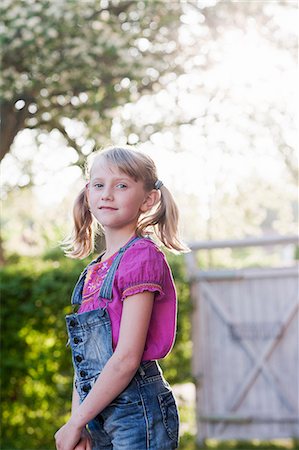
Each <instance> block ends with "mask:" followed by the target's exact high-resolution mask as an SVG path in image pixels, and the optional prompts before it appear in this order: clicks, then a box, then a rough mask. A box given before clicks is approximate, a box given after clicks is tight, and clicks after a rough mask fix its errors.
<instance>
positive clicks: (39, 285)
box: [1, 255, 191, 450]
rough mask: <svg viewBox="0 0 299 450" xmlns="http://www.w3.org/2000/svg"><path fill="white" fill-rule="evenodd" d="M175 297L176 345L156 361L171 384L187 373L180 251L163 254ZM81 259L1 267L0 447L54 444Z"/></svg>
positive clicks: (64, 398) (65, 396)
mask: <svg viewBox="0 0 299 450" xmlns="http://www.w3.org/2000/svg"><path fill="white" fill-rule="evenodd" d="M169 261H170V264H171V266H172V269H173V274H174V278H175V281H176V285H177V290H178V296H179V319H178V333H177V340H176V345H175V347H174V349H173V351H172V353H171V355H170V356H169V357H167V358H166V359H165V360H164V361H163V362H162V366H163V369H164V371H165V375H166V377H167V378H168V380H169V381H170V382H171V383H180V382H184V381H188V380H190V378H191V376H190V356H191V343H190V336H189V335H190V320H189V312H190V307H191V305H190V300H189V290H188V285H187V283H186V280H185V278H184V270H183V269H184V264H183V259H182V257H174V256H173V255H169ZM84 265H85V263H83V262H81V261H72V260H68V259H66V258H61V257H60V256H59V255H58V257H56V256H55V255H54V257H53V255H52V256H51V255H50V256H49V255H48V258H47V259H46V260H43V259H37V258H21V259H19V258H15V260H13V259H12V260H11V261H10V263H9V264H8V265H7V266H6V267H5V268H3V269H2V270H1V279H2V288H1V291H2V302H1V323H2V327H1V366H2V384H1V404H2V427H1V430H2V431H1V433H2V440H1V449H2V450H8V449H9V450H14V449H18V450H29V449H30V450H37V449H40V450H41V449H43V450H48V449H53V448H54V442H53V435H54V433H55V431H56V430H57V429H58V428H59V427H60V426H61V425H62V424H63V423H64V421H65V420H66V419H67V417H68V413H69V410H70V398H71V386H72V367H71V357H70V351H69V349H67V348H66V345H65V344H66V341H67V336H66V330H65V321H64V316H65V314H68V313H70V312H71V308H70V303H69V302H70V301H69V299H70V295H71V291H72V288H73V286H74V283H75V281H76V279H77V277H78V274H79V273H80V271H81V270H82V269H83V267H84Z"/></svg>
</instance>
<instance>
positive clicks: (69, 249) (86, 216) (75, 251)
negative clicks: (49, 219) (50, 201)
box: [64, 188, 94, 259]
mask: <svg viewBox="0 0 299 450" xmlns="http://www.w3.org/2000/svg"><path fill="white" fill-rule="evenodd" d="M73 219H74V230H73V234H72V236H71V237H70V239H68V240H67V241H66V242H65V245H64V250H65V253H66V255H67V256H69V257H70V258H79V259H83V258H85V257H86V256H88V255H89V254H90V253H91V252H92V251H93V245H94V233H93V226H92V225H93V219H92V215H91V212H90V211H89V206H88V201H87V196H86V188H84V189H82V191H81V192H80V193H79V195H78V197H77V198H76V200H75V203H74V208H73Z"/></svg>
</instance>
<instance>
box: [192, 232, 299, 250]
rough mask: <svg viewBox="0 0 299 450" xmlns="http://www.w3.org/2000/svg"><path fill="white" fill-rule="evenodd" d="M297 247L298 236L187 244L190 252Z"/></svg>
mask: <svg viewBox="0 0 299 450" xmlns="http://www.w3.org/2000/svg"><path fill="white" fill-rule="evenodd" d="M289 244H297V245H298V236H296V235H291V236H264V237H261V238H254V237H252V238H246V239H238V240H236V239H233V240H232V239H227V240H213V241H212V240H211V241H197V242H189V243H188V245H189V248H190V249H191V250H213V249H216V248H239V247H258V246H267V245H289Z"/></svg>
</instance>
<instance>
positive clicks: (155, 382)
mask: <svg viewBox="0 0 299 450" xmlns="http://www.w3.org/2000/svg"><path fill="white" fill-rule="evenodd" d="M131 243H133V242H131ZM126 248H128V246H127V247H126ZM122 254H123V252H122V253H121V255H122ZM116 259H117V258H116ZM120 259H121V257H120V258H118V262H117V265H116V267H114V268H113V269H112V272H111V273H112V275H111V273H110V276H109V277H108V275H109V273H108V275H107V277H106V279H105V280H107V279H108V280H109V285H110V286H111V285H112V284H113V279H114V274H115V270H116V268H117V266H118V264H119V262H120ZM111 268H112V266H111ZM111 268H110V270H111ZM110 270H109V271H110ZM85 275H86V271H85V273H84V272H83V274H81V277H80V279H79V282H78V283H77V285H76V287H75V291H74V294H73V299H74V298H75V299H76V302H75V303H77V302H78V303H80V300H81V298H80V297H81V296H82V287H83V283H84V278H85ZM82 280H83V281H82ZM81 283H82V285H81ZM107 283H108V282H106V288H107ZM106 288H105V289H106ZM108 288H109V286H108ZM108 288H107V292H108V294H109V291H110V289H108ZM107 296H109V295H107ZM106 298H107V297H106ZM108 301H109V299H108ZM66 324H67V330H68V335H69V342H70V347H71V350H72V360H73V365H74V370H75V386H76V389H77V391H78V394H79V397H80V401H81V402H82V401H83V400H84V398H85V397H86V396H87V395H88V392H89V391H90V390H91V388H92V386H93V385H94V383H95V381H96V379H97V377H98V376H99V374H100V373H101V371H102V370H103V368H104V366H105V364H106V363H107V361H108V360H109V358H110V357H111V356H112V354H113V349H112V335H111V323H110V318H109V314H108V311H107V310H106V308H103V309H102V308H100V309H98V310H94V311H88V312H86V313H82V314H71V315H68V316H66ZM88 428H89V431H90V433H91V437H92V441H93V447H92V449H93V450H108V449H109V450H170V449H176V448H177V447H178V428H179V417H178V410H177V406H176V402H175V399H174V396H173V393H172V391H171V388H170V386H169V384H168V383H167V381H166V380H165V379H164V377H163V374H162V371H161V369H160V367H159V365H158V363H157V361H146V362H143V363H141V365H140V367H139V369H138V371H137V372H136V374H135V376H134V377H133V379H132V380H131V382H130V384H129V385H128V386H127V388H126V389H125V390H124V391H123V392H121V394H120V395H119V396H118V397H117V398H116V399H115V400H114V401H113V402H112V403H111V404H110V405H109V406H108V407H106V408H105V409H104V410H103V411H102V412H101V413H100V414H98V416H97V417H95V418H94V419H93V420H92V421H91V422H90V423H89V424H88Z"/></svg>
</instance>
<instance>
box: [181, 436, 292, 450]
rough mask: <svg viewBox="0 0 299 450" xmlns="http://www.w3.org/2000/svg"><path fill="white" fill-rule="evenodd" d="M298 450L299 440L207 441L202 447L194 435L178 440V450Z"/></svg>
mask: <svg viewBox="0 0 299 450" xmlns="http://www.w3.org/2000/svg"><path fill="white" fill-rule="evenodd" d="M201 449H207V450H299V440H297V439H279V440H273V441H269V442H263V441H258V440H253V441H235V440H231V441H216V440H214V439H208V440H207V441H206V442H205V443H204V445H202V446H199V445H197V444H196V439H195V435H194V434H191V433H185V434H184V435H183V436H182V437H181V439H180V446H179V450H201Z"/></svg>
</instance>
